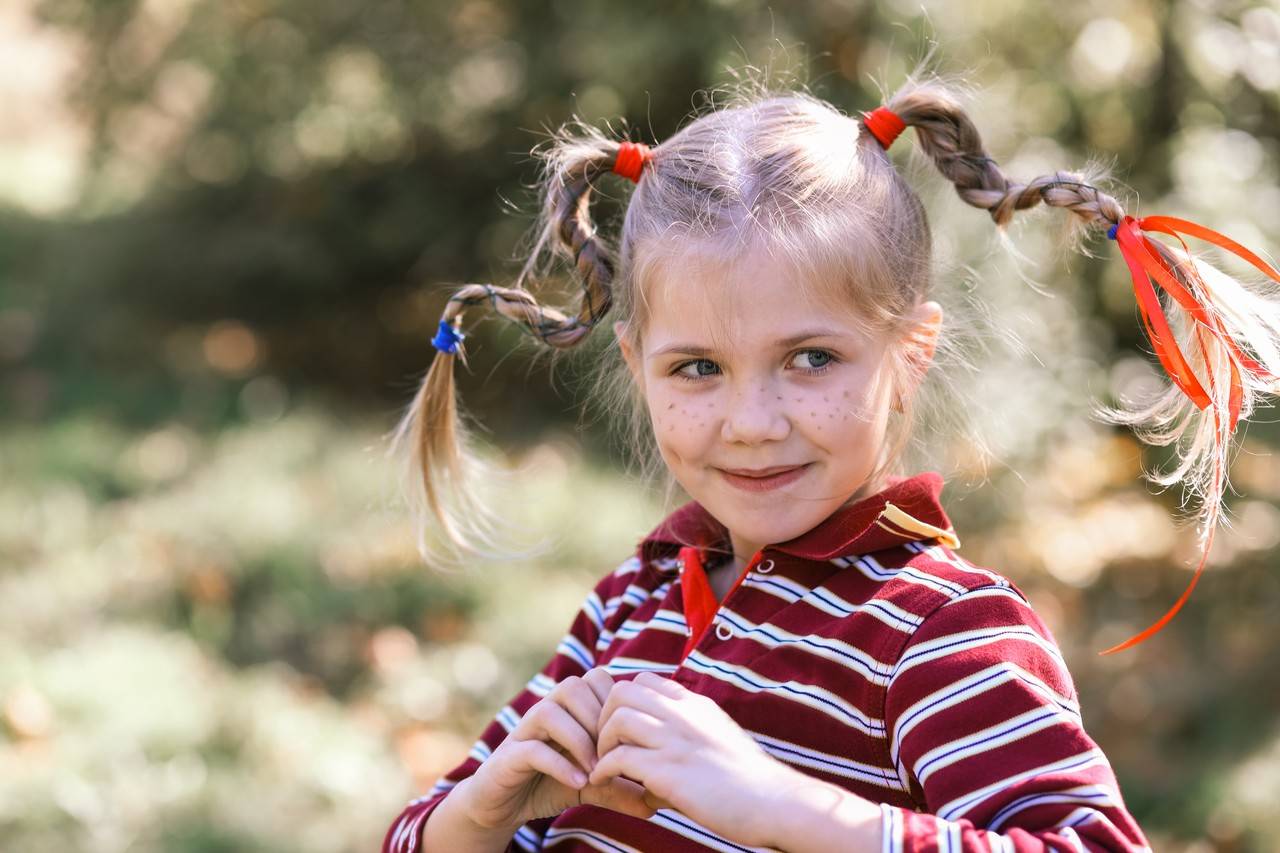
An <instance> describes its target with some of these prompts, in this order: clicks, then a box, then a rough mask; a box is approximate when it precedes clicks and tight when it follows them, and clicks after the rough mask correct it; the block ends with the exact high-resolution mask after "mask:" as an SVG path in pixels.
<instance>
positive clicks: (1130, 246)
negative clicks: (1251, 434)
mask: <svg viewBox="0 0 1280 853" xmlns="http://www.w3.org/2000/svg"><path fill="white" fill-rule="evenodd" d="M1143 231H1159V232H1161V233H1164V234H1169V235H1172V236H1173V237H1176V238H1177V239H1178V242H1180V243H1182V246H1183V248H1184V249H1186V247H1187V244H1186V241H1185V240H1183V239H1182V236H1181V235H1182V234H1187V235H1189V236H1192V237H1198V238H1199V239H1201V240H1205V241H1207V242H1209V243H1213V244H1214V245H1216V246H1219V247H1221V248H1223V249H1226V250H1227V251H1229V252H1231V253H1232V254H1235V255H1237V256H1239V257H1241V258H1243V259H1244V260H1246V261H1248V262H1249V263H1250V264H1252V265H1253V266H1254V267H1256V268H1257V269H1259V270H1261V271H1262V272H1263V273H1265V274H1266V275H1267V276H1268V277H1270V278H1272V279H1273V280H1275V281H1277V282H1280V272H1277V271H1276V270H1275V268H1273V267H1272V266H1271V265H1270V264H1268V263H1266V262H1265V261H1263V260H1262V259H1261V258H1259V257H1258V256H1257V255H1255V254H1254V253H1253V252H1251V251H1249V250H1248V249H1246V248H1245V247H1244V246H1241V245H1240V244H1239V243H1237V242H1236V241H1234V240H1232V239H1231V238H1230V237H1227V236H1225V235H1223V234H1219V233H1218V232H1217V231H1213V230H1211V229H1208V228H1205V227H1204V226H1203V225H1197V224H1196V223H1194V222H1189V221H1187V220H1185V219H1177V218H1175V217H1172V216H1146V217H1143V218H1142V219H1134V218H1133V217H1132V216H1126V217H1124V218H1123V219H1122V220H1120V222H1119V223H1117V224H1115V225H1113V226H1112V227H1111V229H1110V230H1109V231H1108V232H1107V234H1108V236H1109V237H1111V238H1112V239H1113V240H1115V241H1116V243H1117V244H1118V245H1119V247H1120V255H1121V257H1123V258H1124V260H1125V263H1126V264H1128V266H1129V272H1130V274H1131V275H1132V277H1133V292H1134V295H1135V296H1136V297H1137V300H1138V308H1139V311H1140V312H1141V314H1142V325H1143V327H1144V328H1145V329H1146V332H1147V338H1148V339H1149V340H1150V341H1151V346H1152V348H1153V349H1154V350H1155V354H1156V357H1157V358H1159V359H1160V364H1161V365H1163V366H1164V369H1165V372H1166V373H1168V374H1169V377H1170V379H1172V380H1173V383H1174V384H1175V385H1177V386H1178V388H1180V389H1181V390H1182V392H1183V393H1184V394H1186V395H1187V397H1189V398H1190V399H1191V400H1192V402H1194V403H1195V404H1196V407H1197V408H1199V409H1201V410H1203V409H1205V407H1207V406H1213V420H1214V427H1215V429H1214V446H1215V453H1214V462H1215V467H1214V478H1215V484H1220V483H1221V479H1222V473H1223V472H1222V455H1221V453H1220V452H1219V451H1220V450H1221V444H1222V421H1221V413H1220V411H1219V408H1220V407H1219V406H1217V405H1215V404H1214V401H1215V400H1216V399H1217V397H1216V395H1211V394H1209V393H1206V392H1205V390H1204V386H1203V385H1201V384H1200V380H1199V379H1198V378H1197V377H1196V375H1195V372H1194V371H1193V370H1192V369H1191V366H1190V365H1189V364H1188V363H1187V360H1186V358H1185V357H1184V356H1183V354H1182V350H1180V349H1179V348H1178V344H1177V341H1176V340H1174V336H1173V331H1172V330H1171V329H1170V328H1169V322H1168V319H1167V318H1166V317H1165V314H1164V311H1163V309H1162V308H1161V306H1160V299H1159V297H1158V296H1157V295H1156V291H1155V288H1154V286H1153V285H1152V281H1154V282H1155V283H1156V284H1159V285H1160V286H1161V287H1163V288H1164V289H1165V291H1166V292H1168V294H1169V295H1170V296H1171V297H1173V299H1174V301H1175V302H1177V303H1178V304H1179V305H1180V306H1182V307H1183V308H1184V309H1185V310H1186V311H1187V313H1188V314H1190V315H1191V316H1192V317H1193V318H1194V319H1195V321H1196V323H1197V326H1196V327H1195V336H1196V343H1197V344H1198V346H1199V348H1200V353H1201V356H1202V357H1203V358H1204V362H1205V369H1206V375H1207V377H1208V379H1209V389H1210V391H1216V390H1217V389H1216V387H1215V385H1214V378H1213V372H1212V370H1211V369H1210V361H1209V353H1208V350H1207V349H1206V348H1205V345H1204V332H1205V331H1208V333H1209V334H1211V335H1213V336H1214V337H1215V338H1217V339H1218V340H1219V341H1220V342H1221V343H1222V344H1223V345H1225V346H1226V348H1227V350H1228V351H1229V352H1230V353H1231V358H1230V361H1229V366H1230V368H1231V385H1230V390H1229V392H1228V402H1227V409H1228V413H1229V414H1230V421H1229V428H1228V430H1227V431H1228V432H1229V433H1234V432H1235V429H1236V424H1237V422H1238V421H1239V419H1240V407H1241V405H1242V402H1243V397H1244V392H1243V387H1242V383H1241V379H1240V368H1242V367H1243V368H1244V369H1245V370H1247V371H1249V373H1250V374H1251V375H1253V376H1255V377H1258V378H1260V379H1263V380H1266V381H1274V380H1275V378H1276V377H1275V376H1273V375H1272V374H1271V373H1270V372H1269V371H1268V370H1267V369H1266V368H1264V367H1263V366H1262V365H1261V364H1259V363H1258V362H1257V361H1256V360H1255V359H1253V358H1251V357H1249V356H1248V355H1247V354H1245V353H1244V352H1242V351H1241V350H1240V347H1239V346H1238V345H1237V344H1236V342H1235V340H1234V339H1233V338H1232V337H1231V335H1230V334H1228V333H1227V331H1226V330H1225V329H1224V328H1223V327H1222V323H1221V321H1220V320H1219V319H1218V315H1217V312H1215V311H1211V310H1208V309H1207V308H1206V304H1207V305H1210V306H1211V305H1212V301H1211V298H1210V296H1209V292H1208V288H1207V287H1205V286H1204V282H1203V281H1202V280H1201V279H1200V276H1199V275H1198V274H1197V273H1196V271H1195V269H1194V268H1192V267H1185V268H1184V273H1185V274H1186V275H1187V276H1188V278H1189V279H1190V280H1191V281H1192V282H1193V283H1195V284H1198V285H1199V286H1198V287H1196V290H1198V291H1199V293H1193V292H1192V291H1191V290H1188V288H1187V287H1186V286H1184V285H1183V284H1182V282H1180V281H1179V280H1178V278H1177V277H1176V276H1175V275H1174V274H1173V270H1172V269H1171V268H1170V266H1169V263H1168V262H1167V261H1166V260H1165V258H1164V257H1163V256H1162V255H1160V254H1159V252H1158V250H1157V249H1156V248H1155V245H1154V244H1153V243H1152V242H1151V240H1150V238H1148V237H1146V236H1145V235H1143V233H1142V232H1143ZM1189 252H1190V250H1188V253H1189ZM1202 300H1203V301H1202ZM1215 491H1216V489H1215ZM1215 516H1216V512H1215ZM1216 526H1217V525H1216V518H1215V520H1214V524H1212V525H1211V526H1210V528H1209V535H1208V537H1207V539H1206V541H1205V546H1204V553H1203V554H1202V555H1201V557H1200V564H1199V565H1198V566H1197V567H1196V572H1195V574H1194V575H1193V576H1192V578H1191V582H1190V583H1189V584H1188V585H1187V588H1186V591H1184V592H1183V593H1182V596H1181V597H1180V598H1179V599H1178V600H1177V602H1175V603H1174V605H1173V607H1171V608H1169V611H1168V612H1167V613H1165V614H1164V616H1162V617H1160V619H1159V620H1157V621H1156V622H1155V623H1154V624H1153V625H1151V627H1149V628H1147V629H1146V630H1144V631H1142V632H1141V633H1140V634H1137V635H1135V636H1133V637H1130V638H1129V639H1128V640H1125V641H1124V642H1123V643H1120V644H1119V645H1116V646H1112V647H1111V648H1109V649H1107V650H1105V651H1102V652H1099V654H1103V655H1108V654H1111V653H1113V652H1118V651H1122V650H1124V649H1127V648H1129V647H1130V646H1135V645H1137V644H1138V643H1141V642H1142V641H1143V640H1146V639H1147V638H1148V637H1150V636H1152V635H1153V634H1155V633H1157V632H1158V631H1160V629H1162V628H1163V627H1164V626H1165V625H1166V624H1168V622H1169V620H1170V619H1172V618H1173V617H1174V615H1175V614H1177V612H1178V611H1179V610H1181V609H1182V605H1183V604H1185V603H1186V601H1187V599H1188V598H1189V597H1190V596H1191V590H1193V589H1194V588H1195V585H1196V582H1197V581H1198V580H1199V579H1200V573H1201V572H1202V571H1204V566H1205V563H1206V562H1207V561H1208V558H1209V549H1210V548H1211V547H1212V546H1213V534H1214V528H1215V527H1216Z"/></svg>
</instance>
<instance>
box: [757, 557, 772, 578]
mask: <svg viewBox="0 0 1280 853" xmlns="http://www.w3.org/2000/svg"><path fill="white" fill-rule="evenodd" d="M756 571H757V572H759V573H760V574H762V575H767V574H769V572H771V571H773V560H761V561H760V565H758V566H756Z"/></svg>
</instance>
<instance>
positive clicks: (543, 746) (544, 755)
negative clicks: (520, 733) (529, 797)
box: [511, 740, 587, 789]
mask: <svg viewBox="0 0 1280 853" xmlns="http://www.w3.org/2000/svg"><path fill="white" fill-rule="evenodd" d="M511 750H512V753H513V755H512V758H513V764H514V766H515V767H516V769H520V770H536V771H537V772H539V773H545V774H546V775H547V776H550V777H551V778H553V779H555V780H556V781H557V782H559V783H560V784H562V785H565V786H566V787H569V788H575V789H581V788H583V787H584V786H585V785H586V784H587V776H586V774H585V773H583V772H582V771H581V770H579V769H578V768H577V767H574V766H573V762H572V761H570V760H569V758H568V756H566V755H564V754H563V753H560V752H557V751H556V750H554V749H553V748H552V747H551V744H549V743H547V742H546V741H541V740H521V741H516V742H515V743H513V744H512V745H511Z"/></svg>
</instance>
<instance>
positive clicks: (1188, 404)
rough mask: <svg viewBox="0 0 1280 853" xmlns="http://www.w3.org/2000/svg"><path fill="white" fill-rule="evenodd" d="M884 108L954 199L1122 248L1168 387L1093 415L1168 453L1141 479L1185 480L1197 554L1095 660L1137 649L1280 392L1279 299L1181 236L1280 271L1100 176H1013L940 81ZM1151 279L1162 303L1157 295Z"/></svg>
mask: <svg viewBox="0 0 1280 853" xmlns="http://www.w3.org/2000/svg"><path fill="white" fill-rule="evenodd" d="M886 107H887V110H888V111H890V112H891V113H892V114H893V115H894V116H896V117H897V118H898V119H900V120H901V122H902V124H903V125H905V126H907V127H913V128H915V130H916V135H917V139H918V140H919V143H920V147H921V148H922V149H923V151H924V152H925V154H927V155H928V156H929V157H930V159H932V160H933V162H934V164H935V165H936V166H937V168H938V170H939V171H940V172H941V173H942V174H943V175H944V176H945V177H946V178H947V179H948V180H950V181H951V182H952V183H953V184H954V185H955V188H956V192H957V193H958V194H959V196H960V198H962V199H964V201H965V202H966V203H968V204H970V205H973V206H974V207H978V208H981V209H983V210H986V211H987V212H988V213H989V214H990V215H991V218H992V220H993V221H994V222H995V223H996V225H997V227H999V228H1000V229H1001V230H1003V228H1004V226H1005V225H1006V224H1007V223H1008V222H1009V220H1010V219H1011V218H1012V216H1013V214H1014V212H1015V211H1018V210H1024V209H1026V208H1029V207H1034V206H1035V205H1037V204H1040V203H1042V202H1043V203H1044V204H1047V205H1050V206H1052V207H1063V208H1066V209H1068V210H1070V211H1071V212H1072V213H1073V214H1074V215H1075V216H1074V220H1075V222H1076V223H1077V224H1078V225H1079V226H1082V228H1083V230H1085V231H1094V232H1100V231H1105V232H1106V233H1107V236H1108V237H1110V238H1111V239H1113V240H1115V241H1116V242H1117V243H1118V244H1119V248H1120V253H1121V255H1122V256H1123V257H1124V259H1125V261H1126V263H1127V264H1128V266H1129V269H1130V272H1131V274H1132V277H1133V284H1134V293H1135V296H1136V297H1137V301H1138V306H1139V309H1140V311H1141V316H1142V321H1143V325H1144V328H1145V329H1146V331H1147V335H1148V338H1149V339H1150V341H1151V343H1152V346H1153V348H1154V350H1155V353H1156V355H1157V357H1158V358H1159V360H1160V362H1161V365H1162V366H1163V367H1164V369H1165V371H1166V372H1167V373H1168V375H1169V376H1170V378H1171V379H1172V380H1173V384H1172V385H1170V386H1169V387H1167V388H1165V389H1163V390H1162V391H1161V393H1160V394H1159V395H1158V396H1157V397H1156V398H1155V399H1154V400H1148V401H1145V402H1139V403H1137V404H1135V405H1134V406H1133V407H1132V408H1122V409H1115V408H1111V407H1101V408H1098V409H1095V415H1097V416H1098V417H1099V418H1100V419H1101V420H1103V421H1104V422H1107V423H1112V424H1117V425H1124V426H1129V427H1131V428H1133V430H1134V432H1135V434H1136V435H1137V436H1138V437H1139V438H1140V439H1142V440H1143V441H1144V442H1146V443H1148V444H1155V445H1174V446H1175V448H1176V453H1177V457H1178V462H1177V464H1176V466H1175V467H1174V468H1173V469H1172V470H1171V471H1168V472H1166V473H1159V472H1156V473H1151V472H1146V477H1147V479H1148V480H1150V481H1152V482H1156V483H1159V484H1161V485H1164V486H1170V485H1173V484H1175V483H1183V485H1184V489H1185V493H1186V494H1187V495H1196V496H1198V497H1199V498H1200V507H1199V511H1198V512H1197V514H1196V521H1197V522H1198V527H1199V531H1198V532H1199V539H1200V543H1201V545H1202V549H1203V555H1202V558H1201V560H1200V565H1199V567H1198V568H1197V569H1196V573H1195V576H1194V577H1193V578H1192V580H1191V583H1190V584H1189V585H1188V587H1187V589H1186V591H1185V592H1184V593H1183V594H1182V597H1181V598H1180V599H1179V600H1178V601H1177V602H1176V603H1175V604H1174V605H1173V607H1171V608H1170V609H1169V611H1168V612H1167V613H1165V615H1164V616H1163V617H1162V618H1161V619H1160V620H1158V621H1157V622H1156V623H1155V624H1153V625H1152V626H1151V627H1149V628H1147V629H1146V630H1144V631H1142V632H1141V633H1140V634H1138V635H1136V636H1134V637H1132V638H1130V639H1129V640H1127V641H1125V642H1123V643H1121V644H1119V645H1117V646H1114V647H1112V648H1110V649H1107V650H1106V651H1104V652H1103V654H1108V653H1111V652H1116V651H1120V650H1121V649H1125V648H1128V647H1130V646H1132V645H1136V644H1137V643H1140V642H1142V641H1143V640H1145V639H1146V638H1147V637H1149V636H1151V635H1152V634H1154V633H1156V632H1157V631H1159V630H1160V629H1161V628H1162V627H1164V625H1165V624H1167V623H1168V621H1169V620H1170V619H1172V618H1173V616H1174V615H1175V614H1176V613H1177V612H1178V610H1179V609H1181V607H1182V605H1183V604H1184V603H1185V602H1186V600H1187V598H1188V597H1189V596H1190V594H1191V590H1192V589H1193V588H1194V587H1195V584H1196V581H1197V580H1198V579H1199V576H1200V573H1201V571H1202V570H1203V569H1204V565H1205V562H1206V559H1207V557H1208V553H1209V548H1210V547H1211V545H1212V542H1213V533H1214V531H1215V529H1216V528H1217V524H1218V522H1219V520H1225V516H1223V513H1222V508H1223V500H1224V497H1225V494H1226V489H1227V471H1228V465H1229V452H1230V448H1231V437H1232V435H1233V434H1234V432H1235V428H1236V426H1237V424H1238V422H1239V421H1240V420H1241V419H1243V418H1247V417H1248V416H1249V415H1250V413H1251V412H1252V411H1253V409H1254V407H1255V405H1256V404H1257V402H1258V397H1259V395H1261V394H1264V393H1270V394H1274V393H1276V392H1277V391H1280V384H1278V383H1277V376H1278V375H1280V298H1278V297H1280V293H1278V292H1277V289H1276V287H1275V286H1274V284H1270V283H1268V284H1266V285H1263V286H1259V287H1257V288H1256V289H1254V290H1251V289H1249V288H1246V287H1245V286H1244V285H1243V284H1242V283H1240V282H1238V281H1236V280H1234V279H1232V278H1231V277H1230V276H1228V275H1226V274H1225V273H1223V272H1221V271H1220V270H1218V269H1216V268H1214V267H1213V266H1211V265H1209V264H1208V263H1206V262H1205V261H1203V260H1201V259H1199V258H1197V257H1195V256H1194V255H1192V254H1191V252H1190V250H1189V249H1188V248H1187V246H1186V243H1185V242H1184V241H1183V240H1182V236H1181V235H1183V234H1187V235H1191V236H1195V237H1198V238H1201V239H1204V240H1207V241H1209V242H1212V243H1214V244H1216V245H1218V246H1220V247H1222V248H1224V249H1227V250H1229V251H1231V252H1233V253H1235V254H1237V255H1239V256H1240V257H1242V258H1244V259H1245V260H1247V261H1249V263H1251V264H1253V265H1254V266H1255V267H1256V268H1257V269H1259V270H1260V271H1261V272H1263V273H1264V274H1266V275H1267V276H1268V277H1269V278H1270V279H1272V280H1273V281H1274V282H1276V283H1280V272H1277V271H1276V270H1275V269H1273V268H1271V267H1270V266H1269V265H1268V264H1266V263H1265V262H1264V261H1262V259H1260V258H1258V257H1257V256H1256V255H1254V254H1253V253H1252V252H1249V250H1247V249H1245V248H1244V247H1243V246H1240V245H1239V244H1238V243H1235V242H1234V241H1232V240H1230V239H1229V238H1226V237H1224V236H1223V235H1221V234H1218V233H1217V232H1214V231H1210V230H1209V229H1207V228H1204V227H1203V226H1199V225H1196V224H1195V223H1191V222H1187V221H1185V220H1181V219H1173V218H1171V217H1163V216H1150V217H1145V218H1144V219H1134V218H1133V217H1130V216H1126V215H1125V213H1124V210H1123V209H1122V207H1121V206H1120V204H1119V202H1117V201H1116V199H1115V198H1113V197H1112V196H1110V195H1108V194H1107V193H1105V192H1103V191H1102V190H1100V189H1098V188H1097V187H1096V186H1094V182H1095V181H1097V178H1094V179H1092V180H1086V179H1085V178H1084V177H1082V176H1081V175H1079V174H1077V173H1074V172H1055V173H1053V174H1052V175H1042V176H1040V177H1037V178H1034V179H1032V180H1030V181H1026V182H1021V181H1017V180H1014V179H1012V178H1009V177H1008V176H1006V175H1005V174H1004V173H1003V172H1002V171H1001V170H1000V168H999V166H998V165H997V164H996V162H995V160H993V159H992V158H991V157H990V155H988V154H987V152H986V150H985V149H984V148H983V145H982V139H981V137H980V136H979V134H978V131H977V128H975V127H974V124H973V122H972V121H971V120H970V119H969V117H968V116H967V115H966V114H965V112H964V111H963V109H962V108H961V107H960V104H959V101H958V99H957V98H956V97H955V95H954V94H952V92H951V91H950V90H949V89H947V87H945V86H944V85H942V84H941V83H939V82H938V81H935V80H924V81H912V82H911V83H909V84H908V85H907V86H905V87H904V88H903V89H901V90H900V91H898V92H897V93H895V94H894V95H893V97H891V98H890V99H889V101H888V103H887V105H886ZM869 129H870V126H869ZM1156 231H1158V232H1162V233H1165V234H1168V235H1170V236H1172V237H1175V238H1177V240H1178V241H1179V243H1180V244H1181V248H1179V247H1176V246H1172V245H1168V244H1166V243H1164V242H1161V241H1157V240H1153V239H1151V238H1149V237H1148V236H1146V234H1145V233H1143V232H1156ZM1153 284H1154V285H1159V286H1160V288H1161V289H1163V290H1164V292H1165V294H1166V296H1167V297H1168V298H1167V299H1164V300H1162V299H1161V298H1160V297H1159V296H1158V295H1157V291H1156V290H1155V287H1154V286H1153ZM1201 377H1203V381H1202V380H1201ZM1122 402H1125V403H1126V404H1127V403H1128V402H1129V401H1122ZM1185 503H1186V501H1185V500H1184V502H1183V506H1185Z"/></svg>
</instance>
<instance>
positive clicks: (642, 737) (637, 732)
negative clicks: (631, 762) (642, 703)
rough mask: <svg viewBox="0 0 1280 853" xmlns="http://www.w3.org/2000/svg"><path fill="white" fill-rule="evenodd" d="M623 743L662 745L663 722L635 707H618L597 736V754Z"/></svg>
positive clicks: (653, 746)
mask: <svg viewBox="0 0 1280 853" xmlns="http://www.w3.org/2000/svg"><path fill="white" fill-rule="evenodd" d="M621 743H629V744H633V745H635V746H643V747H647V748H648V749H657V748H659V747H660V746H662V743H663V738H662V723H661V722H659V721H658V719H657V718H655V717H653V716H651V715H650V714H646V713H645V712H644V711H638V710H636V709H635V708H626V707H622V708H618V709H617V710H616V711H614V712H613V714H612V715H611V716H610V717H609V720H608V722H606V723H605V724H604V728H602V729H601V730H600V735H599V737H597V738H596V754H597V755H605V754H607V753H608V752H609V750H611V749H613V748H614V747H615V746H617V745H618V744H621Z"/></svg>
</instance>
